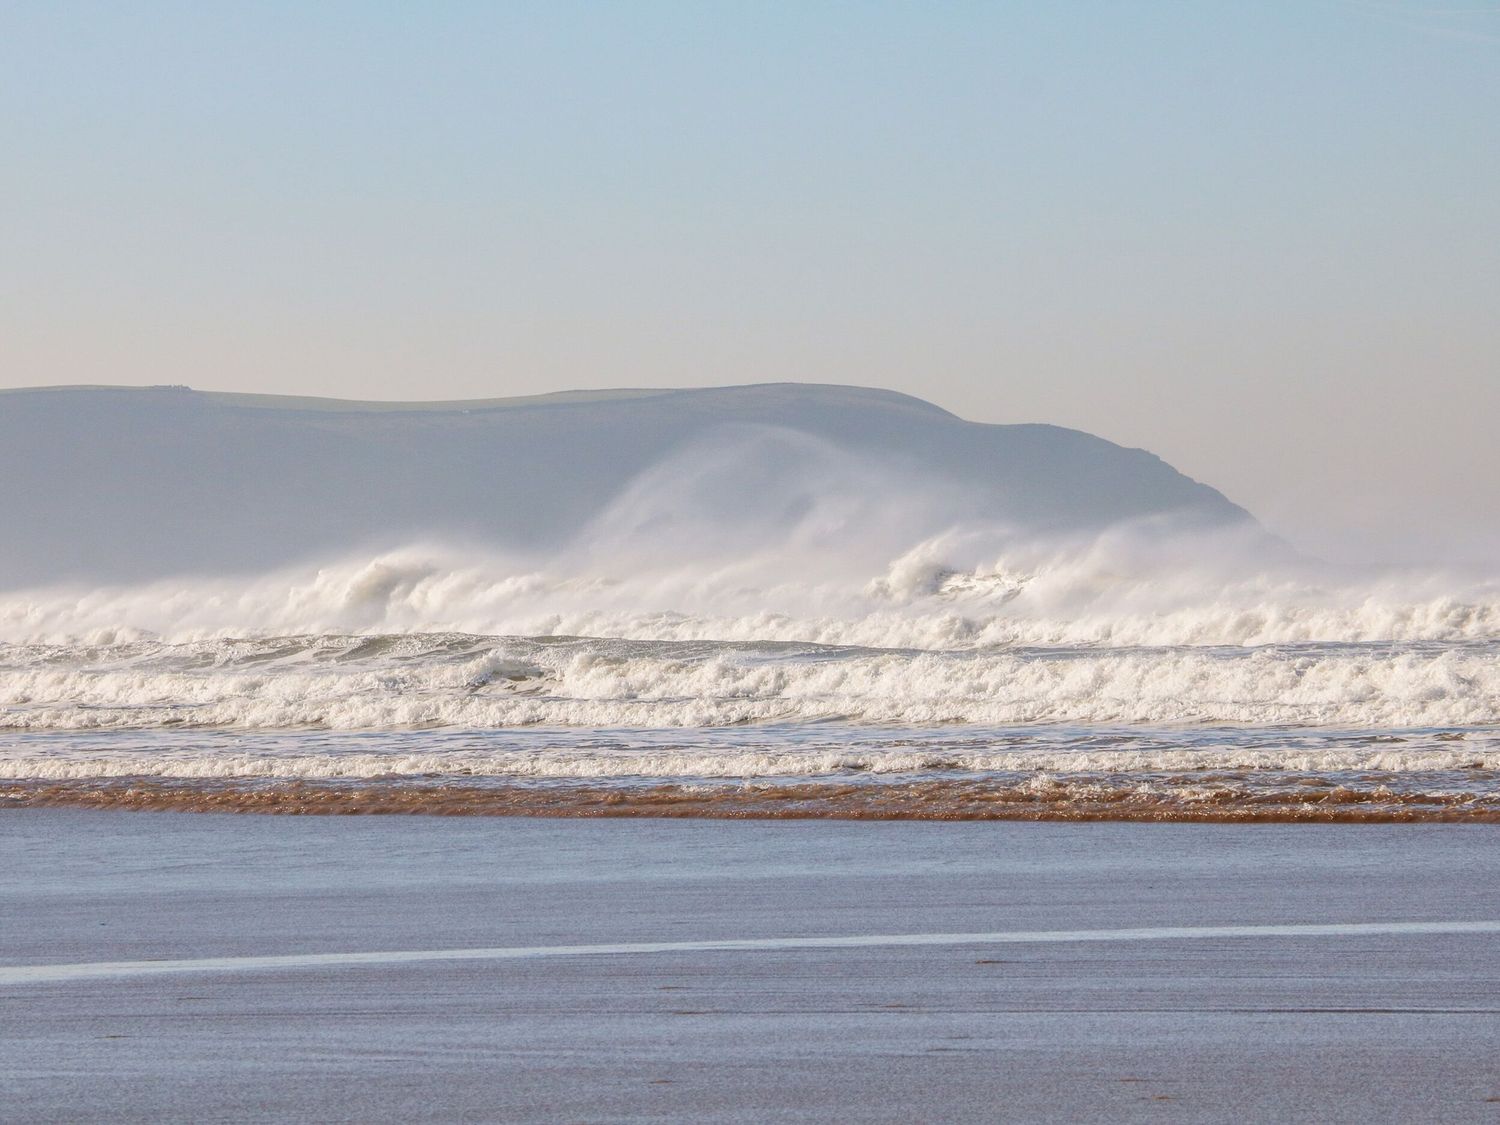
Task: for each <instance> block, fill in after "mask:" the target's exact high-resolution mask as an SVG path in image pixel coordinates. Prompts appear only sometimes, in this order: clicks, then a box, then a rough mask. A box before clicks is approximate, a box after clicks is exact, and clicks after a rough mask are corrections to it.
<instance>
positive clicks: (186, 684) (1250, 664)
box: [0, 635, 1500, 730]
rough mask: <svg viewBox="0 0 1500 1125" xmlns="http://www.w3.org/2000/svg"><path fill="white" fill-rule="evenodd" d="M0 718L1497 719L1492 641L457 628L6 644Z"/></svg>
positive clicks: (636, 722)
mask: <svg viewBox="0 0 1500 1125" xmlns="http://www.w3.org/2000/svg"><path fill="white" fill-rule="evenodd" d="M0 671H3V676H0V728H8V729H12V730H89V729H101V730H103V729H123V728H133V727H163V726H176V725H181V724H191V725H194V726H209V727H228V728H247V729H270V728H288V727H326V728H331V729H341V730H355V729H377V728H410V727H431V726H441V727H464V728H499V727H519V726H536V725H544V726H573V727H594V728H604V727H637V728H646V727H652V728H655V727H701V726H725V725H732V724H740V723H766V722H776V721H802V722H805V721H816V720H829V719H840V720H849V721H857V722H863V723H882V724H902V725H910V726H921V725H928V724H941V723H970V724H984V725H992V726H995V725H1015V724H1028V723H1069V724H1155V725H1160V724H1199V725H1201V724H1249V725H1268V724H1295V725H1306V726H1343V727H1363V728H1372V729H1400V728H1432V727H1464V726H1476V725H1484V724H1490V723H1495V722H1497V721H1500V645H1496V644H1491V643H1479V644H1420V645H1379V646H1348V645H1320V646H1293V647H1269V648H1256V649H1238V648H1236V649H1222V648H1195V647H1179V648H1170V649H1121V648H1102V649H1067V650H1029V651H1015V650H1002V651H959V652H925V651H910V650H905V651H885V650H877V651H871V650H867V649H820V648H816V647H810V646H790V647H788V646H777V645H726V644H709V643H701V644H689V643H680V642H679V643H663V642H624V641H610V640H572V641H568V642H560V643H559V642H545V641H538V640H526V639H520V638H511V639H505V638H480V637H466V636H454V635H438V636H426V635H423V636H410V637H396V638H378V639H371V638H361V637H320V638H275V639H269V640H263V641H204V642H195V643H192V644H185V645H167V644H161V643H159V642H145V641H142V642H134V643H131V644H125V645H114V646H102V647H99V646H93V647H78V646H0Z"/></svg>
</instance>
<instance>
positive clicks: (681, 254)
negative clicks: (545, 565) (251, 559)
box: [0, 0, 1500, 557]
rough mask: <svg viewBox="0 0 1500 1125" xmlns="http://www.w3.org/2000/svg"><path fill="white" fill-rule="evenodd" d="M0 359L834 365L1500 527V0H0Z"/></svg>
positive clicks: (833, 373) (1392, 535) (749, 375)
mask: <svg viewBox="0 0 1500 1125" xmlns="http://www.w3.org/2000/svg"><path fill="white" fill-rule="evenodd" d="M0 154H3V159H0V385H10V386H18V385H35V384H49V383H72V382H108V383H152V382H172V383H188V384H191V385H192V386H195V387H200V388H205V389H224V390H246V391H274V392H281V393H307V394H324V395H343V396H349V397H369V398H454V397H466V396H492V395H503V394H524V393H533V392H538V391H546V390H559V389H564V388H573V387H594V386H619V385H637V386H639V385H647V386H649V385H663V386H665V385H693V384H712V383H735V382H753V381H762V380H780V379H795V380H812V381H826V382H845V383H861V384H869V385H877V386H887V387H893V388H896V389H900V390H905V391H909V392H911V393H914V394H918V395H921V396H923V397H925V398H929V399H931V400H933V401H936V402H938V403H940V404H942V405H944V406H947V407H949V408H950V409H953V410H955V411H957V412H958V413H961V414H963V415H965V416H967V417H971V418H976V419H980V420H985V421H1051V422H1056V423H1060V424H1064V425H1072V426H1078V427H1080V428H1083V429H1087V430H1091V431H1093V432H1096V433H1099V434H1102V435H1103V436H1105V437H1109V438H1111V439H1113V440H1116V441H1120V442H1123V443H1125V444H1128V445H1142V446H1146V447H1147V448H1150V449H1152V450H1154V451H1155V452H1158V453H1160V454H1161V455H1162V456H1164V457H1166V458H1167V459H1168V460H1170V461H1172V462H1173V463H1174V464H1176V465H1178V466H1179V467H1180V468H1182V469H1184V470H1185V471H1187V472H1189V473H1191V474H1193V475H1195V476H1197V477H1200V478H1202V479H1205V480H1207V481H1209V482H1210V483H1212V484H1215V485H1217V486H1219V487H1221V488H1223V489H1224V490H1225V491H1226V492H1228V493H1229V495H1230V496H1231V497H1232V498H1234V499H1236V500H1238V501H1240V502H1242V503H1244V504H1246V505H1247V506H1249V507H1250V508H1251V509H1252V510H1255V511H1257V512H1258V513H1259V514H1261V515H1262V516H1264V517H1265V518H1266V519H1267V521H1268V522H1269V523H1271V525H1272V526H1273V527H1275V528H1277V529H1278V530H1281V531H1283V532H1286V533H1288V534H1290V535H1292V536H1293V537H1294V538H1296V539H1298V540H1299V541H1300V542H1303V543H1305V544H1307V545H1309V546H1312V547H1314V548H1315V549H1321V550H1325V551H1330V552H1333V553H1335V554H1342V555H1344V556H1346V557H1358V556H1359V555H1360V554H1361V553H1363V552H1364V551H1365V550H1367V549H1368V550H1373V551H1376V552H1378V553H1380V554H1383V555H1386V556H1390V557H1422V556H1424V555H1434V556H1452V557H1458V556H1464V555H1468V556H1473V555H1494V554H1500V550H1497V548H1500V530H1497V527H1496V524H1497V515H1500V452H1497V450H1496V444H1497V443H1496V442H1495V440H1494V436H1493V435H1494V430H1495V428H1496V420H1497V419H1500V315H1497V312H1496V308H1497V305H1500V2H1494V3H1472V2H1471V3H1467V4H1465V3H1445V4H1438V3H1433V4H1421V3H1398V2H1395V0H1392V2H1389V3H1387V2H1379V0H1347V2H1344V0H1300V2H1296V3H1249V2H1246V3H1192V4H1189V3H1134V4H1132V3H1098V4H1090V3H1078V4H1053V3H1035V4H1002V3H995V4H960V3H952V4H935V3H926V4H886V3H841V4H834V3H784V4H777V3H754V4H751V3H744V4H722V3H702V4H688V3H624V2H620V3H614V4H570V3H560V2H556V0H550V2H547V3H536V4H460V3H446V4H444V3H420V4H419V3H410V4H392V3H376V2H365V3H342V4H340V3H322V4H303V3H296V4H293V3H284V4H278V3H258V4H252V3H245V4H237V5H228V4H213V3H134V4H131V3H107V4H70V3H59V2H55V0H49V2H46V3H15V2H3V0H0Z"/></svg>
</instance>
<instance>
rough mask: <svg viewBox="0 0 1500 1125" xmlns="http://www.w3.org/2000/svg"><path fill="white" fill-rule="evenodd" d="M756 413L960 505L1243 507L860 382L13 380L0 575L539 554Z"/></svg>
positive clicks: (1052, 436)
mask: <svg viewBox="0 0 1500 1125" xmlns="http://www.w3.org/2000/svg"><path fill="white" fill-rule="evenodd" d="M745 427H759V428H762V429H763V430H764V431H766V432H789V433H791V434H794V435H798V436H799V438H800V437H802V436H805V437H807V438H810V439H814V440H816V441H817V442H819V443H822V445H823V446H826V447H827V448H828V449H831V450H833V451H836V452H840V451H841V452H844V453H847V454H848V455H850V456H851V457H855V458H859V459H860V460H861V462H862V463H864V464H878V465H880V466H883V467H884V468H885V469H886V470H888V471H889V473H891V474H895V476H896V477H897V478H907V477H909V478H911V479H918V478H920V479H922V480H924V481H925V482H927V483H928V484H929V485H936V486H938V487H943V488H947V489H950V490H951V492H952V494H953V495H954V496H955V497H959V498H961V503H962V510H963V512H964V513H965V514H966V515H972V517H973V518H975V519H990V520H999V521H1004V522H1005V523H1006V524H1007V525H1009V526H1014V527H1016V528H1019V529H1023V530H1030V531H1035V532H1078V531H1087V530H1090V529H1096V528H1102V527H1104V526H1107V525H1109V524H1112V523H1116V522H1119V521H1124V520H1135V519H1141V518H1146V517H1152V516H1170V517H1172V518H1173V519H1176V520H1182V521H1185V522H1186V523H1188V524H1191V525H1195V526H1222V525H1229V524H1235V523H1241V522H1244V523H1248V522H1250V518H1249V516H1248V515H1247V514H1246V513H1245V512H1244V511H1243V510H1242V509H1240V508H1238V507H1236V506H1235V505H1233V504H1231V503H1230V502H1229V501H1228V500H1226V499H1225V498H1224V497H1223V496H1222V495H1220V494H1219V493H1218V492H1216V491H1214V490H1213V489H1211V488H1209V487H1207V486H1205V485H1202V484H1199V483H1197V482H1195V481H1192V480H1190V479H1188V478H1187V477H1185V476H1183V475H1182V474H1180V473H1178V472H1176V471H1175V470H1174V469H1172V468H1171V467H1170V466H1168V465H1166V464H1165V463H1163V462H1162V461H1160V460H1159V459H1158V458H1156V457H1154V456H1152V455H1151V454H1149V453H1145V452H1143V451H1141V450H1132V449H1124V448H1121V447H1120V446H1116V445H1113V444H1111V443H1110V442H1107V441H1103V440H1101V439H1099V438H1096V437H1092V436H1090V435H1088V434H1084V433H1080V432H1078V431H1074V430H1066V429H1060V428H1057V427H1053V426H1039V425H1014V426H997V425H981V424H977V423H972V422H966V421H963V420H962V419H959V418H957V417H955V416H954V415H952V414H949V413H947V412H946V411H943V410H941V409H939V408H937V407H935V406H932V405H931V404H929V403H925V402H922V401H921V400H919V399H914V398H910V397H908V396H905V395H899V394H895V393H893V392H887V391H876V390H867V389H861V388H854V387H827V386H806V385H799V384H766V385H757V386H748V387H726V388H713V389H705V390H683V391H643V392H629V393H624V392H621V393H607V394H602V395H590V394H584V395H563V396H549V397H544V398H540V399H521V400H493V401H483V402H474V403H456V404H431V405H427V404H401V405H391V404H351V403H329V402H326V401H320V400H301V399H269V398H264V397H260V396H249V395H245V396H241V395H224V394H207V393H199V392H194V391H190V390H187V389H184V388H142V389H127V388H54V389H41V390H27V391H11V392H4V393H0V527H3V528H4V541H3V543H0V583H3V584H4V585H6V586H10V587H15V586H19V585H32V584H38V583H48V582H54V581H68V580H80V581H100V580H108V581H129V580H137V579H142V578H149V577H155V576H161V575H168V574H175V573H191V572H215V573H223V572H233V571H254V570H262V569H265V568H267V567H270V566H275V565H279V564H282V563H287V562H292V561H296V560H299V559H302V558H307V557H313V556H317V555H320V554H326V553H328V552H330V551H344V550H349V549H362V548H365V547H387V546H394V545H398V544H400V543H403V542H409V541H412V540H414V539H418V538H423V537H435V538H447V539H459V540H463V541H477V542H481V543H484V542H489V543H495V544H501V545H505V546H507V547H512V548H514V547H520V548H536V549H544V548H546V547H548V546H550V545H556V544H559V543H562V542H564V541H566V540H567V539H568V538H569V537H571V536H573V535H575V534H577V533H578V532H579V531H580V530H581V529H582V528H584V527H585V526H586V525H587V524H588V522H589V521H590V520H591V519H593V518H595V517H596V516H598V515H599V514H600V513H601V512H602V511H603V510H605V509H606V508H607V507H608V505H609V504H610V503H611V501H613V500H614V499H615V498H617V497H618V496H619V495H620V494H621V493H622V491H623V490H624V489H626V488H627V487H628V486H629V485H630V482H631V481H632V480H635V479H637V478H638V477H639V476H640V474H642V473H644V472H646V471H648V470H651V469H653V467H658V466H661V465H662V464H663V462H664V461H667V460H668V459H670V458H672V457H673V456H674V455H677V454H679V453H680V452H681V451H682V450H683V449H685V448H689V447H693V446H694V445H695V444H696V445H697V446H699V447H701V446H703V445H705V444H707V445H710V446H711V445H712V444H713V443H714V442H715V441H716V440H718V439H719V435H722V434H725V433H729V432H732V431H734V430H735V429H736V428H738V429H740V430H743V429H744V428H745ZM768 456H772V457H774V456H775V452H774V450H773V451H772V452H771V453H769V454H768ZM685 471H691V470H690V469H688V470H685ZM746 487H747V488H753V487H754V485H753V484H751V483H747V485H746ZM730 491H731V493H732V491H733V490H732V489H731V490H730ZM726 503H727V506H728V507H729V508H730V509H731V510H727V511H725V512H724V518H725V519H726V520H733V519H734V518H735V512H734V511H733V510H732V509H733V507H734V497H733V496H732V495H730V496H728V497H727V498H726Z"/></svg>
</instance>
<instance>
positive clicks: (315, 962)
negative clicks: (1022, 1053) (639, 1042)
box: [0, 920, 1500, 986]
mask: <svg viewBox="0 0 1500 1125" xmlns="http://www.w3.org/2000/svg"><path fill="white" fill-rule="evenodd" d="M1444 934H1500V920H1483V921H1468V922H1343V923H1340V922H1328V923H1293V924H1286V925H1239V926H1152V927H1136V928H1129V929H1106V930H999V931H988V932H982V933H947V934H945V933H937V934H840V935H834V936H829V937H761V938H718V939H711V940H705V941H638V942H614V943H605V944H596V945H521V946H498V947H492V948H468V949H464V948H459V949H389V950H359V951H349V952H339V953H282V954H269V955H263V956H248V957H195V958H191V959H183V960H146V961H92V962H80V963H72V964H58V965H4V966H0V986H3V985H24V984H46V983H59V982H68V981H85V980H98V979H107V978H114V977H139V976H158V975H168V974H178V973H249V972H267V971H277V970H280V971H297V970H301V969H321V968H336V967H344V966H360V965H401V964H416V963H421V962H438V961H530V960H541V959H545V958H552V957H628V956H640V955H670V954H674V953H755V952H777V951H796V950H816V949H869V948H880V947H888V948H899V947H904V946H956V945H972V946H986V945H1048V944H1066V943H1071V942H1137V941H1204V940H1214V939H1222V940H1235V939H1253V938H1277V937H1288V938H1320V937H1369V936H1387V937H1418V936H1424V935H1444Z"/></svg>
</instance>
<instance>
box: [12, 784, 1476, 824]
mask: <svg viewBox="0 0 1500 1125" xmlns="http://www.w3.org/2000/svg"><path fill="white" fill-rule="evenodd" d="M4 805H9V806H10V807H12V808H15V807H31V808H35V807H43V806H49V807H58V806H71V807H78V808H97V809H123V810H141V811H163V812H165V811H170V812H242V813H273V814H281V815H290V814H297V815H325V816H327V815H343V816H347V815H388V814H407V815H426V816H539V817H703V818H717V819H772V820H779V819H798V820H809V819H834V820H1053V821H1099V820H1113V821H1197V822H1209V823H1245V822H1283V823H1284V822H1310V823H1365V824H1380V823H1402V822H1450V823H1454V822H1457V823H1488V824H1493V823H1500V801H1497V799H1496V798H1495V797H1474V796H1472V795H1456V794H1451V793H1450V794H1444V793H1421V792H1406V793H1401V792H1392V791H1391V789H1390V788H1389V787H1387V786H1385V785H1374V786H1369V787H1347V786H1339V787H1333V788H1318V789H1304V790H1299V789H1296V788H1291V789H1287V788H1280V789H1276V790H1273V791H1267V790H1260V791H1256V790H1254V789H1248V788H1244V787H1238V786H1229V785H1224V786H1218V787H1213V786H1209V787H1203V786H1198V787H1194V788H1192V789H1191V790H1189V791H1184V792H1181V793H1174V792H1171V791H1170V790H1164V789H1162V788H1159V787H1151V788H1147V787H1144V786H1142V785H1141V784H1140V783H1139V781H1138V780H1132V781H1129V782H1125V781H1123V780H1121V779H1116V780H1114V781H1110V780H1104V779H1092V780H1086V781H1068V782H1061V783H1055V784H1037V783H1036V782H1034V781H1033V782H1029V783H1022V784H1016V783H1010V782H1002V781H995V780H974V779H928V780H922V781H911V780H906V781H892V782H873V783H872V782H867V781H866V782H860V783H858V784H849V783H844V782H838V781H799V782H794V783H785V784H778V783H766V782H753V783H750V782H733V783H696V784H691V785H687V784H650V785H637V786H603V785H594V784H584V783H580V784H555V785H547V786H536V785H530V786H527V785H507V784H489V785H475V784H473V783H464V782H455V783H451V784H445V783H439V782H428V781H424V782H412V781H410V780H405V779H402V780H385V781H362V782H358V783H349V782H336V781H326V782H323V781H291V782H281V781H243V780H237V781H200V780H192V781H184V780H177V779H160V778H150V779H108V780H88V781H62V782H56V781H49V782H0V807H3V806H4Z"/></svg>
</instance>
